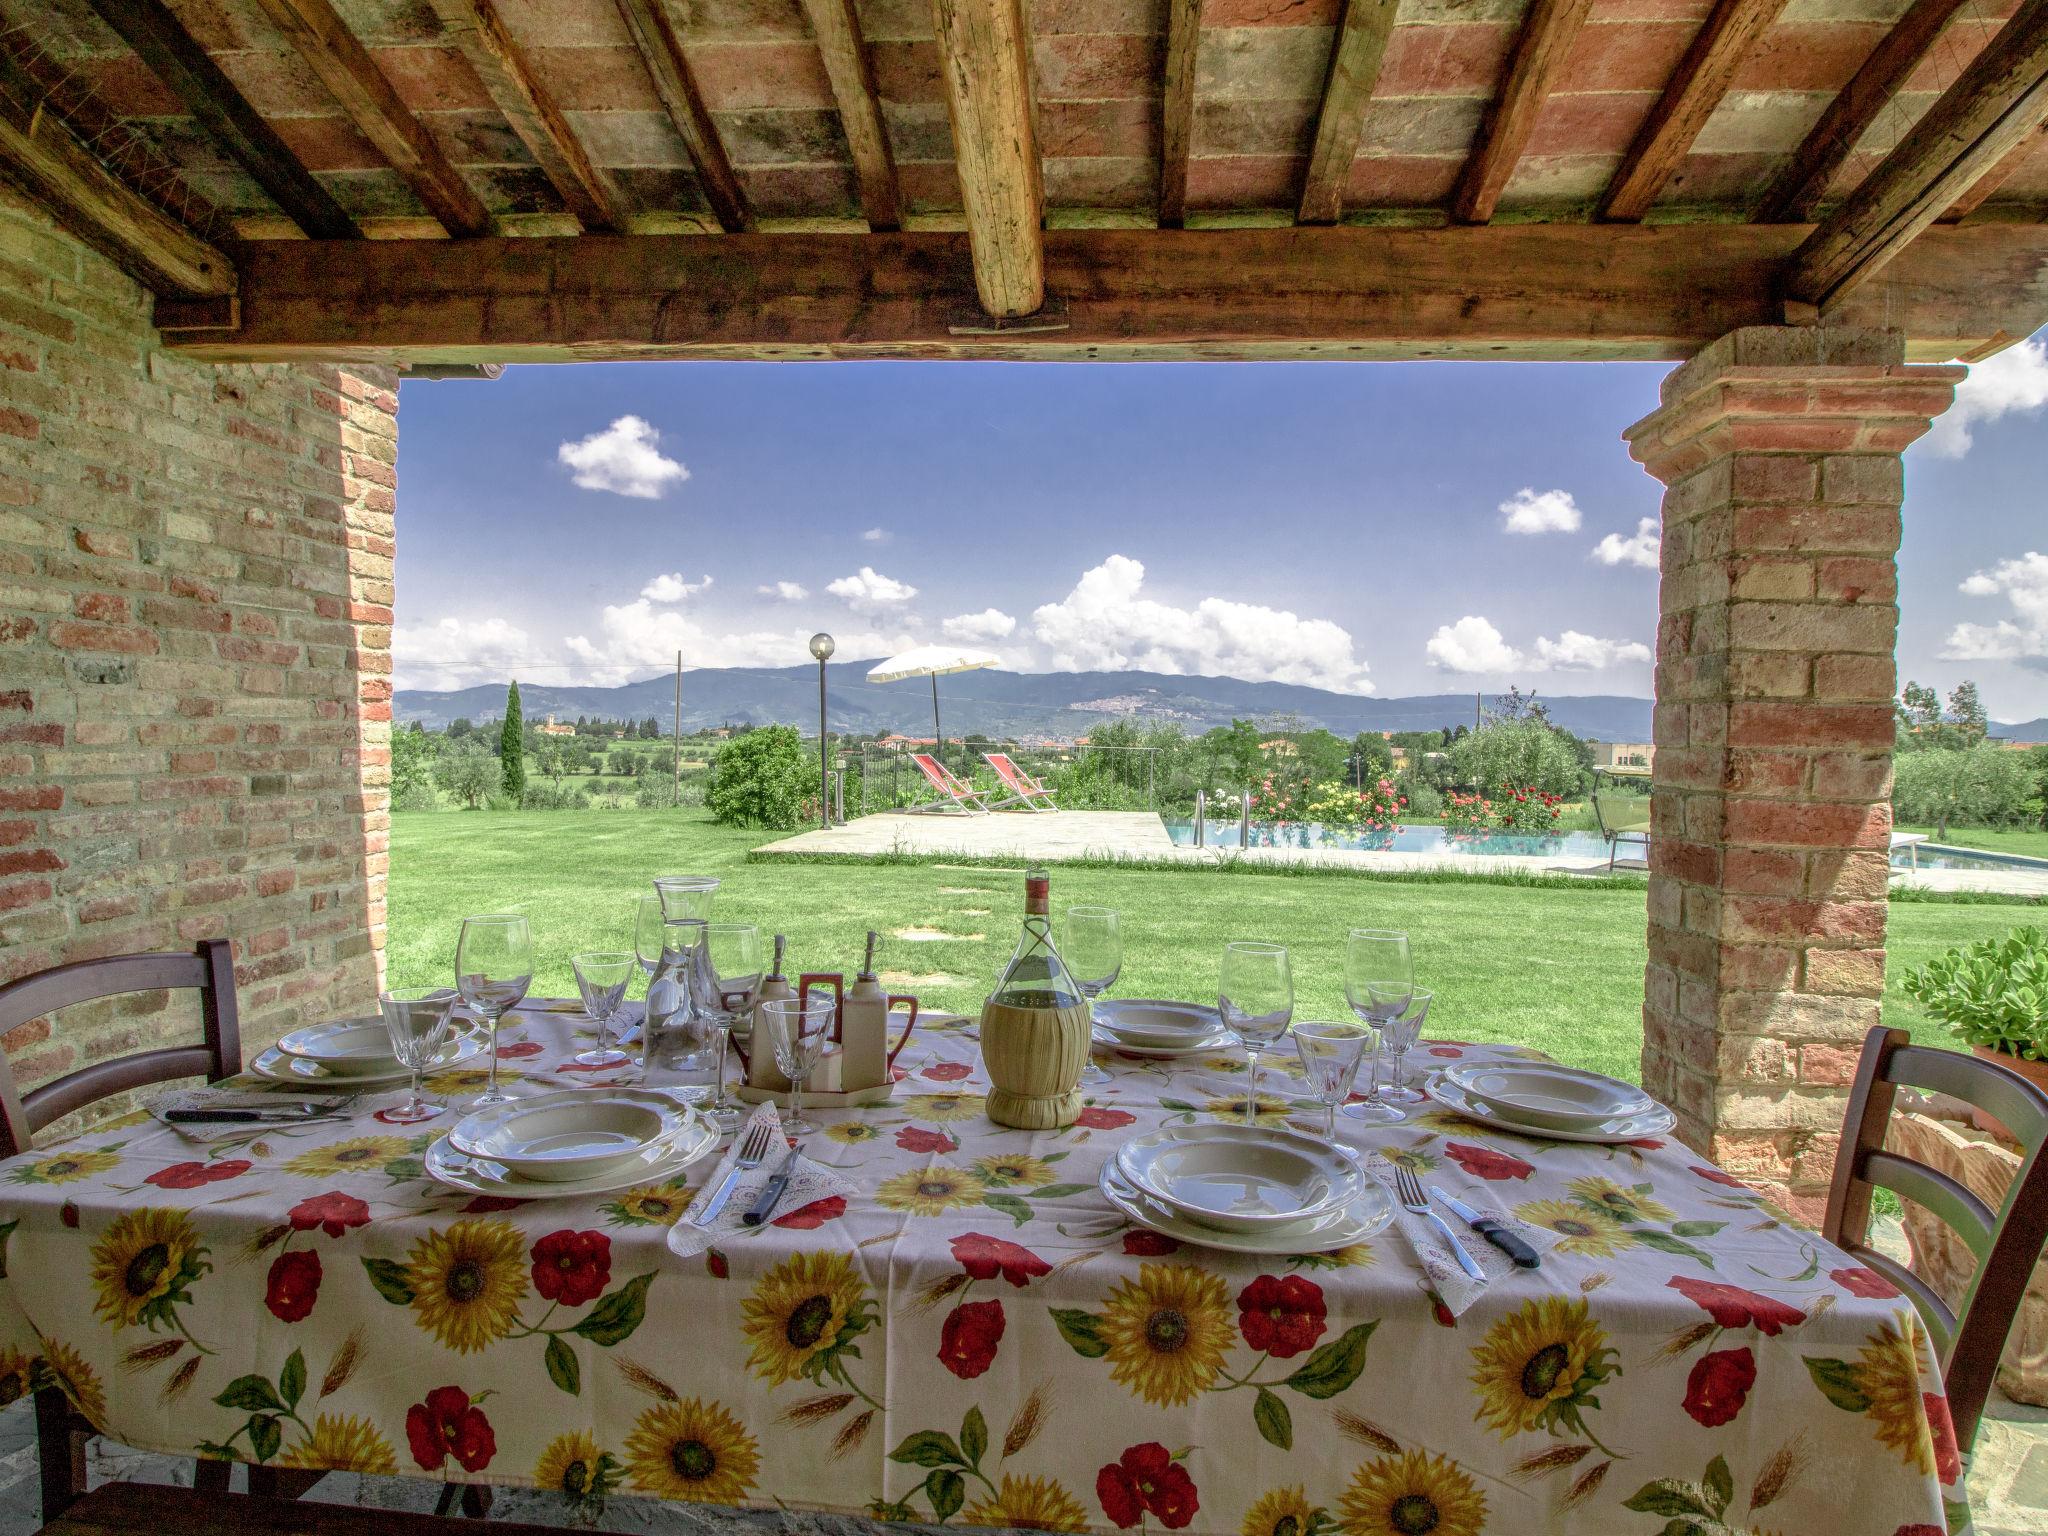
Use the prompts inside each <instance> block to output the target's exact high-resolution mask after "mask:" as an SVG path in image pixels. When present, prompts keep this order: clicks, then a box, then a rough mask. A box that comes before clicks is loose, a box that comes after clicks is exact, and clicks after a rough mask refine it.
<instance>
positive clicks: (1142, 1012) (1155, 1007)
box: [1094, 997, 1223, 1048]
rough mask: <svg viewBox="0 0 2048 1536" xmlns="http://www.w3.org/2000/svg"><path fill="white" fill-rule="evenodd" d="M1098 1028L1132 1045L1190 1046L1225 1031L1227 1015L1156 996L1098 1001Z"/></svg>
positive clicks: (1096, 1007) (1211, 1009)
mask: <svg viewBox="0 0 2048 1536" xmlns="http://www.w3.org/2000/svg"><path fill="white" fill-rule="evenodd" d="M1094 1018H1095V1027H1096V1028H1097V1029H1098V1030H1101V1031H1103V1032H1104V1033H1107V1034H1110V1035H1113V1036H1115V1037H1116V1039H1117V1040H1119V1041H1121V1042H1123V1043H1125V1044H1128V1045H1146V1046H1162V1045H1170V1046H1180V1047H1183V1048H1187V1047H1190V1046H1191V1044H1192V1042H1194V1041H1198V1040H1206V1039H1209V1038H1210V1037H1212V1036H1214V1035H1215V1034H1217V1033H1218V1032H1219V1031H1221V1030H1222V1028H1223V1016H1222V1015H1221V1014H1219V1013H1218V1012H1217V1011H1216V1010H1215V1009H1214V1008H1211V1007H1208V1006H1206V1005H1205V1004H1202V1003H1172V1002H1167V1001H1165V1000H1163V999H1160V998H1154V997H1117V998H1108V997H1105V998H1098V999H1097V1000H1096V1003H1095V1011H1094Z"/></svg>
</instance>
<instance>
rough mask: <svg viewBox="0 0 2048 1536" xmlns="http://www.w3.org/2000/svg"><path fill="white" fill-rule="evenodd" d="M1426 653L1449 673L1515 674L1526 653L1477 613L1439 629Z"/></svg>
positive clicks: (1431, 662)
mask: <svg viewBox="0 0 2048 1536" xmlns="http://www.w3.org/2000/svg"><path fill="white" fill-rule="evenodd" d="M1423 649H1424V650H1425V651H1427V652H1428V654H1429V664H1430V665H1431V666H1433V667H1441V668H1443V670H1444V671H1446V672H1514V671H1517V670H1519V669H1520V667H1521V665H1522V653H1521V652H1520V651H1518V650H1516V649H1515V648H1514V647H1513V646H1512V645H1509V644H1508V643H1507V641H1506V640H1505V639H1503V638H1502V637H1501V632H1500V631H1499V630H1497V629H1495V628H1494V627H1493V625H1492V624H1491V623H1490V622H1489V621H1487V620H1486V619H1483V618H1481V617H1480V616H1479V615H1478V614H1476V613H1468V614H1466V615H1465V617H1464V618H1462V619H1460V620H1458V622H1457V623H1455V624H1440V625H1438V626H1437V631H1436V633H1435V634H1433V635H1431V636H1430V637H1429V644H1428V645H1426V646H1424V647H1423Z"/></svg>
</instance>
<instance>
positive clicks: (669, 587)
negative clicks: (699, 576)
mask: <svg viewBox="0 0 2048 1536" xmlns="http://www.w3.org/2000/svg"><path fill="white" fill-rule="evenodd" d="M710 585H711V578H710V577H709V576H706V577H705V578H704V579H703V580H702V581H685V580H683V573H682V572H681V571H670V572H668V573H667V574H666V575H663V576H657V577H655V578H654V580H652V581H650V582H649V583H647V585H646V586H644V587H642V588H641V589H640V595H641V596H642V597H644V598H647V599H648V600H649V601H651V602H656V603H680V602H681V601H682V600H683V599H684V598H686V597H695V596H696V595H697V594H698V593H699V592H702V591H703V590H704V589H705V588H706V587H709V586H710Z"/></svg>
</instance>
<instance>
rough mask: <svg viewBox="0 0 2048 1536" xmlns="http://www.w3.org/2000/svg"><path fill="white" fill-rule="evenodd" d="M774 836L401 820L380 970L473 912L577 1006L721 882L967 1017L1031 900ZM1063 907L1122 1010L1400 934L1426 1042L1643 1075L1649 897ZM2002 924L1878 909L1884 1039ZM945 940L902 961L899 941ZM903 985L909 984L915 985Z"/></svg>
mask: <svg viewBox="0 0 2048 1536" xmlns="http://www.w3.org/2000/svg"><path fill="white" fill-rule="evenodd" d="M766 840H767V838H766V837H765V836H764V835H763V834H760V833H749V832H734V831H731V830H729V829H727V828H724V827H719V826H716V825H713V824H712V823H711V822H710V821H708V820H706V819H703V818H702V816H701V815H700V814H692V813H688V812H684V813H675V812H665V811H561V812H538V811H525V812H442V813H402V814H399V815H396V816H394V817H393V818H392V836H391V882H390V934H389V941H388V942H389V956H390V967H391V978H392V981H393V983H394V984H398V985H414V984H424V983H430V982H434V981H438V980H442V979H444V978H445V977H447V975H448V974H449V971H450V968H451V966H452V964H453V960H454V952H455V936H456V931H457V928H458V926H459V925H460V922H461V920H462V918H463V916H464V915H465V914H467V913H471V912H484V911H502V910H505V909H508V908H510V909H516V910H520V911H524V912H525V913H527V914H528V916H529V917H530V918H531V919H532V922H533V930H534V939H535V943H536V946H537V948H538V950H539V972H538V975H537V977H536V980H535V990H536V992H539V993H545V994H548V995H556V996H561V995H569V994H571V993H573V991H574V983H573V982H572V980H571V978H570V974H569V956H570V955H572V954H574V953H576V952H578V951H580V950H585V949H599V948H627V947H630V943H631V932H630V927H631V921H632V913H633V911H634V907H635V902H636V899H637V897H638V896H639V895H640V894H641V893H642V892H643V891H646V890H648V889H649V885H648V882H649V881H650V880H651V879H652V878H653V877H654V876H655V875H659V874H712V875H717V876H719V877H720V878H722V879H723V880H724V881H725V884H724V886H723V887H722V889H721V890H720V892H719V907H718V911H719V916H720V917H722V918H726V919H731V920H736V921H743V922H754V923H758V924H760V926H761V928H762V929H763V931H764V932H782V933H786V934H788V935H789V945H790V950H789V953H790V964H791V967H792V969H794V970H822V971H846V972H851V971H853V970H855V969H857V968H858V964H859V957H860V946H861V939H862V935H863V934H864V933H865V931H866V930H867V929H868V928H870V927H872V928H876V929H879V930H880V931H881V932H882V935H883V941H882V948H881V968H882V969H883V970H884V971H885V972H888V973H895V974H894V975H892V976H890V977H889V978H888V979H890V981H891V984H892V988H893V989H894V990H899V991H901V990H910V991H915V992H916V993H917V994H918V995H919V996H920V997H922V998H923V999H924V1001H925V1002H926V1003H927V1004H928V1005H932V1006H937V1007H940V1008H947V1009H957V1010H963V1011H965V1010H971V1009H975V1008H978V1007H979V1006H980V1001H981V998H982V996H983V992H984V989H985V988H986V987H987V985H988V984H989V982H990V981H992V980H993V979H994V977H995V975H996V973H997V971H998V970H999V969H1000V968H1001V966H1002V964H1003V962H1004V960H1005V959H1006V958H1007V957H1008V954H1009V949H1010V945H1011V944H1012V942H1013V941H1014V939H1015V936H1016V932H1017V924H1018V915H1019V910H1020V908H1021V905H1022V901H1023V891H1022V881H1021V879H1019V878H1018V875H1017V874H1015V873H1011V872H1007V871H1002V870H996V869H988V868H967V867H962V866H957V865H955V866H948V865H945V864H906V863H890V864H800V863H788V862H768V861H763V862H759V863H748V862H747V860H746V854H747V850H748V849H750V848H752V847H753V846H755V845H756V844H757V843H760V842H763V841H766ZM1052 877H1053V900H1054V904H1055V908H1057V907H1059V906H1063V905H1069V904H1072V903H1076V902H1089V903H1099V904H1102V905H1106V906H1113V907H1116V908H1118V909H1119V910H1121V911H1122V913H1123V914H1124V939H1125V951H1126V961H1125V966H1124V972H1123V977H1122V979H1121V980H1120V981H1119V982H1118V984H1117V987H1116V992H1117V993H1118V994H1121V995H1123V996H1126V997H1145V996H1152V997H1182V998H1202V997H1210V996H1213V995H1214V993H1215V988H1216V963H1217V959H1216V957H1217V953H1218V951H1219V949H1220V948H1221V946H1222V945H1223V943H1224V942H1225V941H1226V940H1228V939H1232V938H1264V939H1275V940H1279V941H1280V942H1283V943H1285V944H1287V945H1288V946H1289V947H1290V948H1291V949H1292V950H1293V951H1294V956H1295V964H1296V968H1297V969H1296V987H1297V989H1298V995H1299V1003H1298V1007H1297V1010H1296V1017H1297V1018H1312V1017H1318V1016H1321V1017H1331V1016H1335V1015H1338V1014H1340V1013H1341V1010H1342V1009H1343V1007H1344V1000H1343V978H1342V974H1341V972H1340V970H1339V963H1338V957H1339V953H1340V949H1341V944H1342V940H1343V936H1344V933H1345V930H1346V929H1348V928H1351V927H1397V928H1405V929H1407V930H1408V931H1409V933H1410V934H1411V935H1412V936H1413V938H1414V942H1415V951H1416V965H1417V971H1418V979H1419V980H1420V981H1421V982H1422V984H1423V985H1424V986H1429V987H1433V988H1434V989H1435V990H1436V993H1437V1002H1436V1011H1435V1012H1434V1013H1432V1015H1431V1018H1430V1025H1429V1027H1430V1029H1431V1030H1432V1031H1440V1032H1442V1033H1445V1034H1450V1035H1456V1036H1461V1037H1464V1038H1469V1039H1475V1040H1505V1041H1514V1042H1517V1043H1520V1044H1525V1045H1533V1046H1536V1047H1538V1048H1540V1049H1542V1050H1545V1051H1548V1052H1550V1053H1551V1054H1552V1055H1554V1056H1556V1057H1558V1058H1560V1059H1562V1060H1565V1061H1568V1062H1572V1063H1575V1064H1577V1065H1581V1066H1587V1067H1592V1068H1595V1069H1597V1070H1600V1071H1603V1072H1610V1073H1614V1074H1617V1075H1620V1076H1623V1077H1631V1078H1632V1077H1634V1076H1635V1073H1636V1055H1637V1048H1638V1045H1639V1042H1640V1037H1641V1024H1640V1008H1641V1000H1642V984H1643V888H1642V886H1641V885H1640V884H1635V885H1618V886H1600V885H1588V886H1583V887H1581V886H1569V887H1558V886H1546V887H1531V886H1514V885H1493V884H1484V883H1479V882H1476V881H1465V882H1455V883H1453V882H1435V883H1426V882H1419V881H1401V880H1395V879H1384V878H1356V877H1349V876H1343V875H1335V876H1333V875H1326V874H1325V875H1289V874H1249V873H1244V872H1242V871H1240V870H1231V871H1227V872H1215V871H1208V870H1199V869H1188V868H1174V869H1156V868H1155V869H1111V868H1089V867H1078V868H1064V869H1063V868H1057V867H1056V868H1054V870H1053V872H1052ZM2038 921H2040V916H2039V913H2038V910H2037V909H2034V908H2029V907H2023V906H2015V905H2010V904H1992V903H1980V904H1967V903H1935V902H1912V903H1907V902H1898V903H1894V904H1893V905H1892V908H1891V958H1892V975H1893V977H1894V985H1893V988H1892V990H1891V992H1890V994H1889V995H1888V997H1887V1000H1886V1010H1887V1017H1888V1019H1889V1020H1890V1021H1892V1022H1894V1023H1897V1024H1902V1025H1906V1026H1908V1027H1914V1026H1918V1027H1921V1028H1923V1029H1924V1028H1927V1027H1928V1021H1927V1020H1925V1019H1924V1018H1922V1017H1920V1016H1919V1015H1918V1014H1917V1013H1916V1012H1915V1010H1914V1009H1913V1007H1912V1005H1911V1004H1910V1003H1909V1002H1907V1001H1906V999H1905V998H1904V997H1903V996H1902V995H1900V994H1899V992H1898V990H1897V986H1896V978H1897V976H1899V975H1900V974H1902V973H1903V971H1904V970H1905V969H1906V968H1907V967H1909V966H1911V965H1915V964H1918V963H1919V962H1920V961H1922V960H1925V959H1926V958H1927V957H1928V956H1930V955H1932V954H1935V953H1937V952H1938V951H1940V950H1942V949H1945V948H1947V947H1949V946H1951V945H1954V944H1959V943H1965V942H1968V941H1970V940H1973V939H1978V938H1982V937H1985V936H1986V935H1990V934H1996V933H2003V932H2004V931H2005V930H2006V929H2008V928H2010V927H2012V926H2013V925H2014V924H2016V923H2022V922H2038ZM902 929H925V930H931V931H937V932H940V933H943V934H945V935H947V937H945V938H942V939H935V940H925V941H913V940H909V939H903V938H898V937H895V936H894V934H895V933H896V931H897V930H902ZM906 978H909V979H908V980H907V981H906Z"/></svg>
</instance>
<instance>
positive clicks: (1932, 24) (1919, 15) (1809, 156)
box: [1756, 0, 1963, 224]
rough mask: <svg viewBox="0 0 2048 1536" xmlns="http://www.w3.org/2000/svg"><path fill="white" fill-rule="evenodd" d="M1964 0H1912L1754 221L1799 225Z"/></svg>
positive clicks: (1773, 185) (1787, 165) (1808, 138)
mask: <svg viewBox="0 0 2048 1536" xmlns="http://www.w3.org/2000/svg"><path fill="white" fill-rule="evenodd" d="M1962 5H1963V0H1914V5H1913V8H1912V9H1911V10H1909V11H1907V12H1906V14H1905V15H1904V16H1902V17H1900V18H1899V21H1898V24H1897V25H1896V26H1894V27H1893V28H1892V29H1891V30H1890V31H1889V32H1887V33H1885V35H1884V36H1883V37H1881V38H1880V39H1878V44H1877V46H1876V47H1875V48H1873V49H1872V50H1871V51H1870V56H1869V57H1868V58H1866V59H1865V60H1864V61H1863V64H1862V66H1861V67H1860V68H1859V69H1858V70H1857V71H1856V73H1855V74H1854V75H1853V76H1852V77H1851V78H1850V80H1849V83H1848V84H1847V85H1845V86H1843V87H1842V89H1841V91H1840V92H1839V93H1837V95H1836V96H1835V99H1834V100H1833V101H1831V102H1829V103H1828V107H1827V110H1826V111H1825V112H1823V113H1821V115H1820V120H1819V121H1818V122H1816V123H1815V124H1814V125H1813V128H1812V130H1811V131H1810V132H1808V134H1807V135H1806V139H1805V141H1804V142H1803V143H1801V144H1800V146H1799V148H1798V149H1796V150H1794V151H1793V152H1792V158H1791V159H1789V160H1787V161H1786V162H1785V168H1784V169H1783V170H1781V171H1780V172H1778V176H1777V179H1776V180H1775V181H1773V182H1772V183H1771V185H1770V188H1769V190H1768V191H1766V192H1765V193H1764V200H1763V203H1762V205H1761V206H1760V207H1759V208H1758V210H1757V215H1756V218H1757V222H1758V223H1759V224H1804V223H1806V222H1807V221H1808V220H1809V219H1811V218H1812V217H1813V212H1814V210H1815V209H1816V208H1818V207H1819V206H1820V200H1821V199H1822V198H1823V197H1825V196H1826V195H1827V190H1828V184H1829V183H1830V182H1832V181H1833V180H1834V179H1835V173H1836V172H1837V171H1839V170H1841V168H1842V166H1843V164H1844V162H1846V161H1847V160H1848V158H1849V156H1850V154H1851V153H1852V152H1853V151H1854V150H1855V148H1856V145H1857V143H1858V142H1859V141H1860V140H1861V139H1862V137H1863V135H1864V134H1865V133H1866V132H1868V131H1869V129H1870V125H1871V124H1872V123H1874V122H1876V121H1877V119H1878V114H1879V113H1881V112H1883V111H1884V109H1885V108H1886V107H1887V106H1888V105H1890V104H1891V100H1892V98H1893V97H1895V96H1897V95H1898V93H1899V88H1900V87H1901V86H1903V85H1904V84H1905V83H1906V80H1907V78H1908V77H1909V76H1910V75H1911V74H1912V73H1913V71H1914V70H1916V69H1918V68H1919V67H1920V61H1921V60H1922V59H1924V58H1926V57H1927V55H1928V53H1929V52H1930V51H1931V50H1932V49H1933V47H1934V44H1935V42H1936V41H1937V40H1938V39H1939V38H1940V36H1941V34H1942V30H1943V29H1944V28H1945V27H1947V25H1948V24H1949V20H1950V18H1952V17H1953V16H1954V15H1955V13H1956V12H1957V11H1958V10H1960V9H1961V8H1962Z"/></svg>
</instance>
